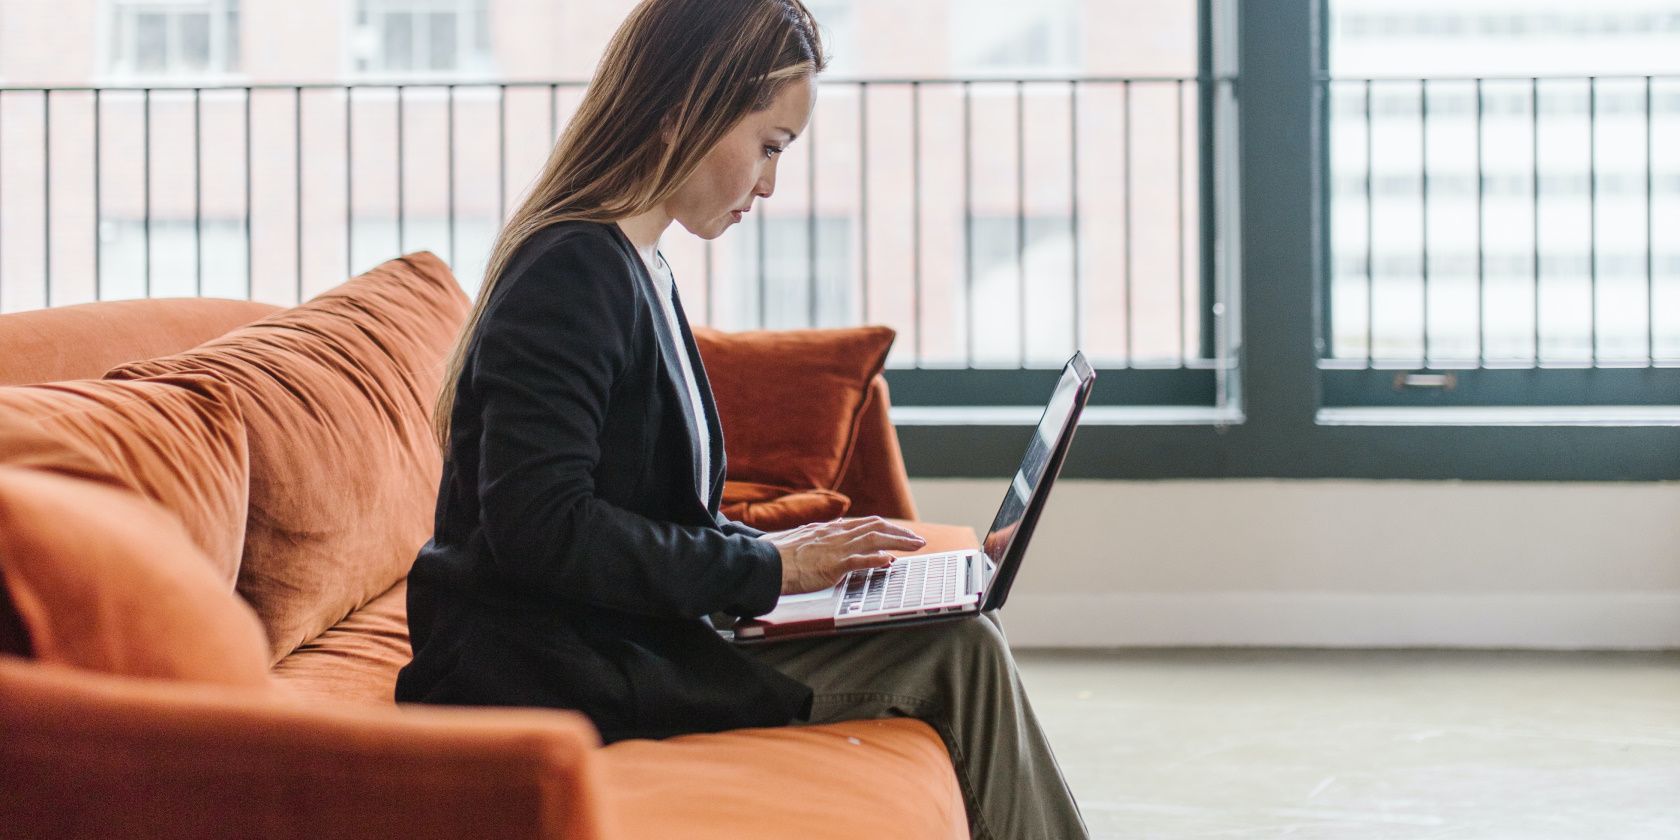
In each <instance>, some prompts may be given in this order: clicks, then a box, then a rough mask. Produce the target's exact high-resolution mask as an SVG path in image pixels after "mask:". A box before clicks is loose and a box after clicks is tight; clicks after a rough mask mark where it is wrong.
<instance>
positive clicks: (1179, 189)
mask: <svg viewBox="0 0 1680 840" xmlns="http://www.w3.org/2000/svg"><path fill="white" fill-rule="evenodd" d="M1173 158H1174V159H1175V160H1176V161H1177V164H1178V169H1177V173H1176V175H1175V177H1174V178H1173V209H1175V210H1176V211H1177V212H1176V213H1174V214H1173V215H1174V219H1175V221H1177V223H1178V224H1177V227H1178V252H1177V253H1176V254H1174V255H1173V262H1176V263H1178V321H1177V322H1176V324H1177V326H1176V328H1175V329H1174V332H1176V333H1178V366H1179V367H1181V368H1182V367H1184V361H1185V356H1184V308H1185V305H1184V304H1185V301H1184V298H1185V292H1184V275H1185V271H1184V80H1183V79H1179V80H1178V81H1177V82H1176V83H1175V84H1174V86H1173Z"/></svg>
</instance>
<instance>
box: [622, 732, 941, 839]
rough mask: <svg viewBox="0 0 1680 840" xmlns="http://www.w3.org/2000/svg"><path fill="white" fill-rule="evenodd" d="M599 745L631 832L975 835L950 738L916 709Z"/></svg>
mask: <svg viewBox="0 0 1680 840" xmlns="http://www.w3.org/2000/svg"><path fill="white" fill-rule="evenodd" d="M601 756H602V758H603V759H604V764H605V773H604V775H605V778H606V785H605V793H606V800H607V802H608V803H609V804H610V806H611V808H612V810H613V811H615V812H616V813H617V814H618V815H619V819H620V821H621V822H620V827H621V829H622V830H623V832H624V836H625V837H683V838H687V840H736V838H742V837H798V838H801V840H854V838H860V837H880V838H887V837H925V838H945V840H966V838H967V837H968V836H969V831H968V817H967V814H966V813H965V811H964V810H963V801H962V791H961V789H960V788H958V787H957V783H956V778H955V776H954V775H953V773H952V771H951V757H950V755H949V754H948V753H947V752H946V751H945V744H944V742H942V741H941V740H940V738H939V735H938V734H937V733H936V732H935V731H934V730H933V728H932V727H930V726H928V725H927V724H926V723H924V722H922V721H920V720H915V719H912V718H889V719H883V720H856V721H844V722H841V723H829V724H823V725H821V726H794V727H778V728H773V729H737V730H735V731H733V732H721V733H716V734H707V735H683V736H679V737H676V738H668V739H666V740H663V741H649V740H641V739H638V740H630V741H619V742H618V743H616V744H611V745H608V746H607V748H606V749H604V750H602V752H601ZM837 779H848V780H857V781H856V782H854V783H848V784H837V783H836V780H837ZM854 784H855V785H857V786H854ZM864 789H867V790H868V791H870V792H868V793H866V792H864Z"/></svg>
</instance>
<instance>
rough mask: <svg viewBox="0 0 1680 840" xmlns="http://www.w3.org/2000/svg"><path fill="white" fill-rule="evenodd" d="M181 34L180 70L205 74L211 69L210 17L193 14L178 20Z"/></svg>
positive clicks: (202, 14) (197, 13)
mask: <svg viewBox="0 0 1680 840" xmlns="http://www.w3.org/2000/svg"><path fill="white" fill-rule="evenodd" d="M176 20H177V22H178V23H179V25H180V27H181V28H180V33H181V65H180V67H179V68H178V69H179V70H182V71H185V72H189V73H203V72H204V71H205V70H207V69H209V67H210V15H209V14H207V13H201V12H191V13H187V14H183V15H181V16H180V17H178V18H176Z"/></svg>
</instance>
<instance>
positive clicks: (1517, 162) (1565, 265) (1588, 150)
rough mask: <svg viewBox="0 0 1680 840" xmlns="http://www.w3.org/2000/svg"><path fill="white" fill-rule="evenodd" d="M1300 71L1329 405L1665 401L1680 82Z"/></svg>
mask: <svg viewBox="0 0 1680 840" xmlns="http://www.w3.org/2000/svg"><path fill="white" fill-rule="evenodd" d="M1318 85H1319V95H1320V97H1321V103H1322V105H1323V108H1322V113H1323V115H1324V120H1325V123H1326V125H1325V128H1326V133H1325V136H1326V137H1327V138H1328V140H1329V142H1328V143H1326V144H1324V149H1323V154H1324V159H1323V161H1322V163H1323V172H1324V177H1322V178H1321V179H1320V184H1321V189H1322V192H1321V195H1320V202H1321V205H1320V206H1321V207H1322V208H1324V213H1323V214H1322V218H1323V219H1325V224H1326V225H1327V228H1328V229H1327V231H1326V235H1325V236H1323V237H1322V242H1323V245H1322V249H1323V254H1322V257H1321V260H1322V264H1323V266H1324V270H1323V271H1322V274H1321V280H1322V283H1323V286H1322V291H1323V294H1324V295H1325V296H1326V297H1325V300H1327V302H1328V305H1327V306H1325V307H1323V313H1322V314H1323V317H1324V321H1323V322H1322V323H1321V325H1320V329H1321V332H1322V335H1323V336H1324V337H1325V339H1326V341H1325V343H1324V346H1323V350H1322V359H1321V362H1320V367H1321V368H1322V369H1324V370H1325V371H1326V375H1327V379H1326V386H1327V387H1326V396H1327V401H1329V402H1330V403H1332V404H1334V403H1336V402H1338V401H1342V402H1347V403H1351V404H1358V403H1368V402H1376V403H1395V404H1416V403H1422V404H1431V403H1434V402H1466V403H1474V404H1500V403H1511V404H1530V403H1542V404H1572V403H1580V404H1591V403H1606V404H1607V403H1650V402H1664V403H1672V402H1674V401H1676V400H1677V399H1680V390H1674V389H1675V388H1677V387H1680V381H1676V380H1675V379H1674V378H1673V376H1672V375H1671V372H1670V371H1668V370H1666V369H1672V368H1675V367H1677V366H1680V241H1677V240H1675V238H1674V237H1673V236H1667V237H1665V236H1664V235H1663V234H1664V231H1669V232H1672V231H1674V230H1676V229H1680V158H1677V157H1676V156H1675V155H1674V154H1673V153H1672V152H1670V151H1668V150H1671V149H1674V148H1676V147H1677V146H1676V144H1675V143H1674V142H1673V140H1672V139H1669V140H1666V141H1665V138H1672V137H1674V136H1675V135H1674V132H1675V131H1676V130H1680V77H1669V76H1660V75H1659V76H1580V77H1564V76H1479V77H1462V78H1458V77H1455V78H1443V77H1434V78H1405V79H1394V78H1321V79H1320V80H1319V82H1318ZM1385 370H1386V371H1387V373H1378V372H1379V371H1385ZM1448 391H1458V392H1459V393H1457V394H1455V395H1451V396H1443V394H1444V393H1445V392H1448Z"/></svg>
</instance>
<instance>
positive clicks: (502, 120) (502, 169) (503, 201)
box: [496, 84, 507, 223]
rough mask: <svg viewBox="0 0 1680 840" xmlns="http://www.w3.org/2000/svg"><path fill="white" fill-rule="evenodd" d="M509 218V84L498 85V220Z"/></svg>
mask: <svg viewBox="0 0 1680 840" xmlns="http://www.w3.org/2000/svg"><path fill="white" fill-rule="evenodd" d="M505 218H507V85H505V84H503V85H497V86H496V221H497V222H498V223H500V222H501V221H502V220H503V219H505Z"/></svg>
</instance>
